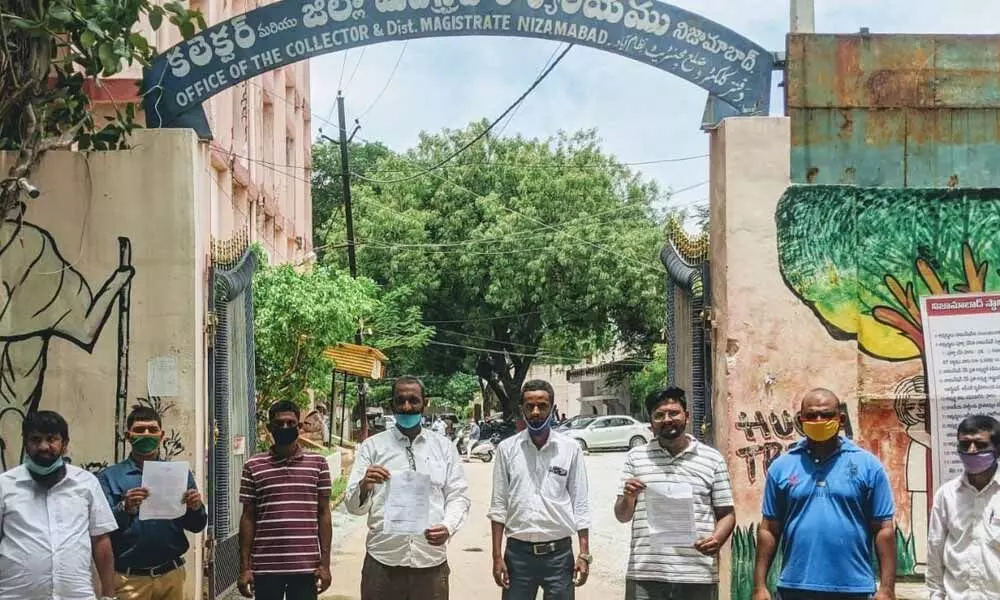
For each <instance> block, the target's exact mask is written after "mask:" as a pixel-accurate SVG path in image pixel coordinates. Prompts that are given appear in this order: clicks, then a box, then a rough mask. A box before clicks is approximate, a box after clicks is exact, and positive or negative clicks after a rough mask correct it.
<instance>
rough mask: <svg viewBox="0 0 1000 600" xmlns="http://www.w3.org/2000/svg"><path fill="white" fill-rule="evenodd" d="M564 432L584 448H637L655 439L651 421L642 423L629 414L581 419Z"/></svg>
mask: <svg viewBox="0 0 1000 600" xmlns="http://www.w3.org/2000/svg"><path fill="white" fill-rule="evenodd" d="M562 433H563V434H564V435H567V436H569V437H571V438H573V439H575V440H576V441H577V443H578V444H580V447H581V448H583V449H584V450H610V449H612V448H635V447H636V446H641V445H642V444H645V443H647V442H649V440H651V439H653V429H652V428H651V427H650V425H649V423H642V422H640V421H637V420H635V419H633V418H632V417H629V416H627V415H608V416H605V417H588V418H586V419H580V420H578V421H576V422H575V423H573V424H572V426H571V427H570V428H569V429H566V430H564V431H563V432H562Z"/></svg>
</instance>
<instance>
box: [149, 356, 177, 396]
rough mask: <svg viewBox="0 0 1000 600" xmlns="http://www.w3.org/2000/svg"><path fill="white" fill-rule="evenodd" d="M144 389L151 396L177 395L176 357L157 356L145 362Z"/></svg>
mask: <svg viewBox="0 0 1000 600" xmlns="http://www.w3.org/2000/svg"><path fill="white" fill-rule="evenodd" d="M146 391H147V392H148V393H149V396H150V397H151V398H152V397H157V398H172V397H174V396H177V394H178V392H177V358H175V357H173V356H157V357H155V358H151V359H149V361H147V362H146Z"/></svg>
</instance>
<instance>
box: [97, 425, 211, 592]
mask: <svg viewBox="0 0 1000 600" xmlns="http://www.w3.org/2000/svg"><path fill="white" fill-rule="evenodd" d="M125 424H126V427H128V431H127V432H126V434H125V437H126V439H128V441H129V443H130V444H131V445H132V454H131V455H130V456H129V457H128V458H127V459H125V460H124V461H122V462H120V463H118V464H116V465H111V466H110V467H108V468H107V469H105V470H104V471H102V472H101V474H100V475H98V476H97V479H98V480H99V481H100V482H101V487H102V488H104V495H105V496H107V498H108V502H109V503H110V504H111V512H113V513H114V515H115V520H116V521H118V531H115V532H113V533H112V534H111V545H112V546H113V548H114V553H115V572H116V580H117V581H116V583H117V590H116V592H117V595H118V597H119V598H121V599H122V600H183V599H184V579H185V574H184V558H183V556H184V553H185V552H187V550H188V540H187V536H186V535H185V533H184V532H185V531H190V532H191V533H198V532H199V531H201V530H203V529H205V525H206V524H207V522H208V513H207V512H206V511H205V505H204V504H203V503H202V500H201V494H200V493H199V492H198V489H197V487H196V486H195V483H194V476H192V475H191V473H190V472H189V473H188V490H187V491H186V492H185V493H184V495H183V497H180V498H177V504H184V505H185V507H186V510H185V512H184V514H183V515H182V516H180V517H178V518H176V519H173V520H169V519H150V520H146V521H140V520H139V506H140V505H141V504H142V501H143V500H145V499H146V498H147V497H148V496H149V491H148V490H146V489H145V488H143V487H142V466H143V464H145V463H146V462H148V461H153V460H159V459H160V446H161V444H162V443H163V424H162V422H161V421H160V416H159V415H158V414H157V413H156V411H155V410H153V409H152V408H149V407H147V406H140V407H136V408H135V409H134V410H133V411H132V412H131V413H130V414H129V416H128V418H127V419H126V420H125Z"/></svg>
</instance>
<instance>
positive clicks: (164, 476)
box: [139, 460, 190, 521]
mask: <svg viewBox="0 0 1000 600" xmlns="http://www.w3.org/2000/svg"><path fill="white" fill-rule="evenodd" d="M189 471H190V467H189V466H188V463H187V461H177V462H171V461H165V460H164V461H161V460H149V461H146V462H145V463H143V465H142V487H144V488H146V489H147V490H149V496H148V497H147V498H146V499H145V500H143V501H142V504H140V505H139V520H140V521H148V520H150V519H176V518H177V517H182V516H184V513H185V512H187V506H185V505H184V502H183V501H182V499H183V498H184V493H185V492H187V484H188V472H189Z"/></svg>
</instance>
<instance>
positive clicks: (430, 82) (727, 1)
mask: <svg viewBox="0 0 1000 600" xmlns="http://www.w3.org/2000/svg"><path fill="white" fill-rule="evenodd" d="M671 3H672V4H674V5H676V6H679V7H681V8H685V9H687V10H690V11H693V12H696V13H698V14H700V15H702V16H704V17H706V18H708V19H711V20H713V21H716V22H718V23H720V24H722V25H724V26H726V27H728V28H730V29H733V30H735V31H736V32H738V33H740V34H742V35H744V36H745V37H747V38H749V39H751V40H753V41H754V42H756V43H757V44H759V45H761V46H763V47H764V48H767V49H768V50H772V51H784V46H785V41H784V40H785V34H786V32H787V31H788V20H789V17H788V13H789V9H788V0H760V1H758V2H751V1H750V0H674V1H673V2H671ZM752 6H756V8H751V7H752ZM815 6H816V31H817V32H818V33H856V32H858V31H859V30H860V28H862V27H868V28H869V30H870V31H871V32H872V33H946V34H962V33H966V34H977V33H978V34H986V33H997V32H998V30H1000V2H996V1H995V0H979V1H975V0H947V1H944V0H815ZM562 46H563V44H562V43H560V42H554V41H545V40H536V39H527V38H499V37H461V38H450V39H449V38H436V39H422V40H411V41H409V42H387V43H383V44H379V45H374V46H367V47H364V48H358V49H353V50H349V51H346V52H340V53H334V54H327V55H324V56H322V57H319V58H316V59H313V60H312V62H311V85H312V94H311V96H312V112H313V128H314V134H315V132H316V130H318V129H319V128H324V130H325V132H326V133H327V134H329V135H334V134H335V132H336V124H335V123H336V107H335V102H336V95H337V90H338V89H342V90H343V91H344V97H345V106H346V114H347V119H348V122H349V123H350V122H353V120H354V119H355V118H358V119H359V120H360V123H361V130H360V131H359V132H358V134H357V136H358V138H361V139H364V140H370V141H380V142H382V143H384V144H386V145H387V146H389V147H390V148H392V149H394V150H397V151H403V150H406V149H407V148H410V147H412V146H413V145H415V143H416V141H417V138H418V135H419V134H420V132H421V131H427V132H437V131H440V130H442V129H444V128H452V129H457V128H462V127H465V126H466V125H468V124H469V123H470V122H472V121H476V120H480V119H483V118H486V119H488V120H490V121H492V120H493V119H495V118H496V117H497V116H499V115H500V114H501V113H502V112H503V111H504V110H505V109H506V108H507V107H508V106H509V105H510V104H511V103H512V102H513V101H514V100H516V99H517V98H518V97H519V96H520V95H521V94H523V93H524V91H525V90H526V89H528V87H529V86H530V85H531V83H532V82H533V81H534V79H535V78H536V77H537V76H538V74H539V73H540V72H541V71H542V69H543V66H544V65H545V64H547V63H548V62H549V61H550V59H551V58H552V57H553V56H554V54H555V53H556V52H557V51H559V49H560V48H561V47H562ZM397 63H398V67H397ZM777 75H778V74H775V80H776V81H777V79H778V77H777ZM705 98H706V93H705V91H704V90H702V89H701V88H699V87H697V86H695V85H694V84H692V83H688V82H687V81H684V80H682V79H680V78H679V77H676V76H674V75H672V74H669V73H666V72H664V71H660V70H658V69H655V68H653V67H650V66H648V65H644V64H641V63H638V62H635V61H632V60H629V59H627V58H624V57H621V56H618V55H615V54H611V53H607V52H603V51H599V50H594V49H591V48H587V47H583V46H575V47H573V48H572V49H571V50H570V52H569V53H568V54H567V55H566V57H565V58H564V59H563V60H562V62H560V63H559V65H557V66H556V68H555V69H554V70H553V71H552V72H551V74H549V76H548V77H547V78H546V79H545V81H543V82H542V84H541V85H540V86H539V87H538V88H537V89H536V90H535V91H534V92H533V93H532V94H531V95H529V96H528V98H527V99H526V100H525V101H524V103H522V105H521V106H520V108H519V109H518V110H517V112H516V113H514V116H513V118H511V119H509V121H505V122H502V123H501V125H499V126H498V127H497V130H498V131H499V130H502V131H503V134H504V135H515V134H520V135H523V136H525V137H539V138H545V137H548V136H551V135H554V134H556V133H558V132H559V131H560V130H563V131H576V130H580V129H591V128H595V129H597V131H598V133H599V135H600V137H601V139H602V141H603V143H604V148H605V150H606V151H608V152H610V153H612V154H614V155H615V156H616V157H617V158H618V160H620V161H621V162H624V163H638V162H648V161H663V160H668V159H685V158H688V157H699V158H693V159H690V160H681V161H677V162H662V163H656V164H645V165H637V166H635V167H634V168H635V169H637V170H640V171H641V172H642V173H643V174H644V175H645V176H647V177H648V178H650V179H653V180H655V181H656V182H658V183H659V184H660V186H661V188H663V189H665V190H675V191H677V193H676V194H675V195H674V196H673V197H672V198H671V200H670V203H671V204H672V205H673V206H674V207H676V208H680V209H689V210H690V209H692V208H694V207H695V206H697V205H699V204H705V203H707V197H708V186H707V185H705V183H707V180H708V159H707V157H704V156H703V155H706V154H707V152H708V135H707V134H705V133H704V132H702V131H701V129H700V124H701V116H702V111H703V110H704V107H705ZM783 110H784V109H783V107H782V105H781V93H780V90H779V89H778V88H777V87H775V88H774V91H773V92H772V105H771V111H770V112H771V114H772V115H780V114H783ZM329 121H332V122H333V124H331V123H329Z"/></svg>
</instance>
